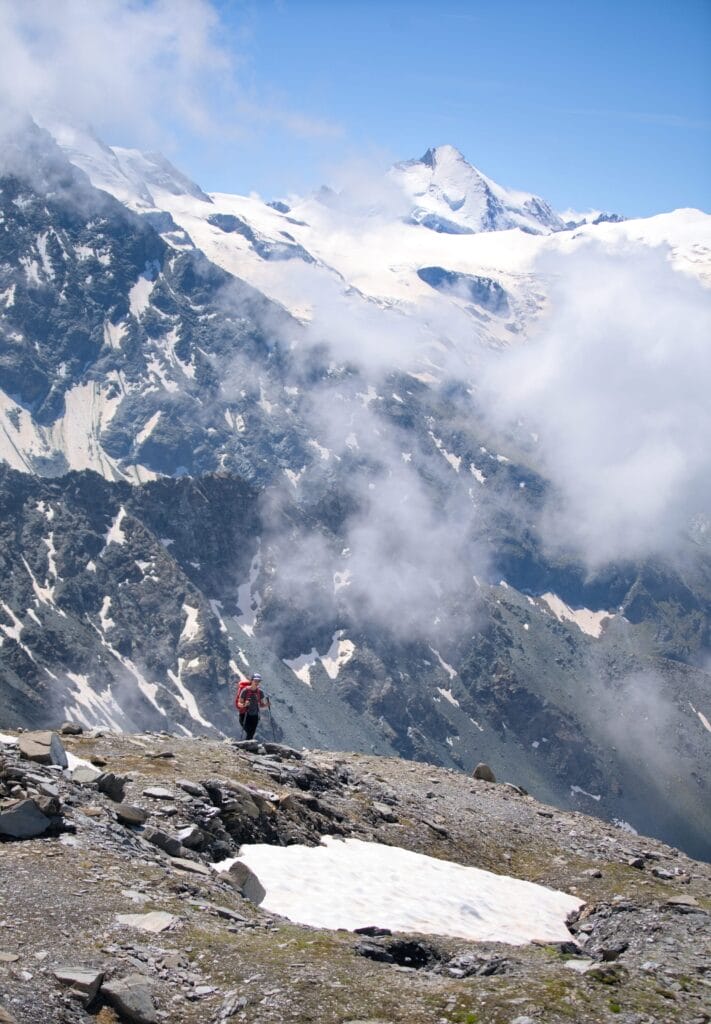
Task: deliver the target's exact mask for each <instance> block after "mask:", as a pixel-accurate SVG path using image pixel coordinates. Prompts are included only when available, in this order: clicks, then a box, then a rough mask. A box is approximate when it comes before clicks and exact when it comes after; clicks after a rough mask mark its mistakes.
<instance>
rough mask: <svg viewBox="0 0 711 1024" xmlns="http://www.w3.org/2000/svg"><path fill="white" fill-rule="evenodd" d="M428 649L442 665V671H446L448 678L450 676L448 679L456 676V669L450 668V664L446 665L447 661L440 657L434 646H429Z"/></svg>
mask: <svg viewBox="0 0 711 1024" xmlns="http://www.w3.org/2000/svg"><path fill="white" fill-rule="evenodd" d="M430 650H431V651H432V653H433V654H434V656H435V658H436V659H437V661H438V662H439V663H440V665H441V666H442V668H443V669H444V671H445V672H446V673H447V675H448V676H449V678H450V679H454V677H455V676H456V674H457V670H456V668H452V666H451V665H448V664H447V662H446V661H445V660H444V658H443V657H442V655H441V654H440V653H439V651H436V650H435V649H434V647H430Z"/></svg>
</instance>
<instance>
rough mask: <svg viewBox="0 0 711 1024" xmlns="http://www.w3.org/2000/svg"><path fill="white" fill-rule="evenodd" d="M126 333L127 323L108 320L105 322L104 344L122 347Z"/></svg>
mask: <svg viewBox="0 0 711 1024" xmlns="http://www.w3.org/2000/svg"><path fill="white" fill-rule="evenodd" d="M125 333H126V325H125V324H112V323H111V321H110V320H107V321H106V323H105V324H104V344H105V345H108V347H109V348H121V344H122V342H123V338H124V335H125Z"/></svg>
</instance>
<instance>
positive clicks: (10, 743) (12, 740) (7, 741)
mask: <svg viewBox="0 0 711 1024" xmlns="http://www.w3.org/2000/svg"><path fill="white" fill-rule="evenodd" d="M17 742H18V740H17V737H16V736H8V735H7V733H4V732H0V743H3V744H4V745H5V746H6V747H15V746H17Z"/></svg>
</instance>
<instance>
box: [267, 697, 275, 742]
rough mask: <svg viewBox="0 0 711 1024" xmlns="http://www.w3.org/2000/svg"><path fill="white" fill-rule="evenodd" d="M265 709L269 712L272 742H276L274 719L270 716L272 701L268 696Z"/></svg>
mask: <svg viewBox="0 0 711 1024" xmlns="http://www.w3.org/2000/svg"><path fill="white" fill-rule="evenodd" d="M267 711H268V712H269V721H270V723H271V727H272V738H273V740H274V742H275V743H276V742H277V738H276V729H275V728H274V719H273V718H272V702H271V700H270V699H269V697H267Z"/></svg>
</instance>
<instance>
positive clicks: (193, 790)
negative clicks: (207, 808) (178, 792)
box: [176, 779, 207, 800]
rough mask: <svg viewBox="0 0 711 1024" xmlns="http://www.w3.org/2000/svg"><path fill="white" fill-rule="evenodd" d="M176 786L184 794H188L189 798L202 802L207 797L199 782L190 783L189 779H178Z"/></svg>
mask: <svg viewBox="0 0 711 1024" xmlns="http://www.w3.org/2000/svg"><path fill="white" fill-rule="evenodd" d="M176 786H179V787H180V788H181V789H182V790H183V791H184V792H185V793H189V794H190V796H196V797H199V798H200V799H202V800H204V799H205V797H206V796H207V792H206V790H205V787H204V786H201V785H200V783H199V782H191V781H190V779H178V781H177V782H176Z"/></svg>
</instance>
